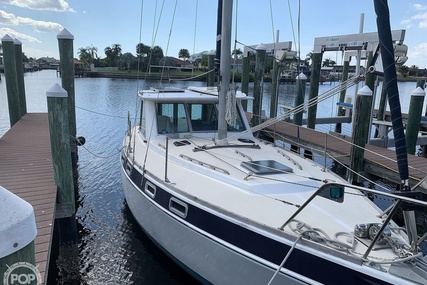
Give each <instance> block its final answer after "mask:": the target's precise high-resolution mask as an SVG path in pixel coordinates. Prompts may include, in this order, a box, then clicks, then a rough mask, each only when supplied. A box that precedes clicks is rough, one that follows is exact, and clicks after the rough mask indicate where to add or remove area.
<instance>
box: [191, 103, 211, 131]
mask: <svg viewBox="0 0 427 285" xmlns="http://www.w3.org/2000/svg"><path fill="white" fill-rule="evenodd" d="M188 106H189V108H188V109H189V110H190V120H191V126H192V129H193V131H194V132H202V131H216V130H217V129H218V116H217V110H216V107H215V105H214V104H189V105H188Z"/></svg>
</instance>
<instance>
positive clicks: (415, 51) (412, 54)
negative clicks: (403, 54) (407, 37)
mask: <svg viewBox="0 0 427 285" xmlns="http://www.w3.org/2000/svg"><path fill="white" fill-rule="evenodd" d="M426 54H427V42H426V43H421V44H419V45H416V46H414V47H413V48H411V49H409V51H408V57H409V58H410V59H411V61H414V62H419V61H425V55H426Z"/></svg>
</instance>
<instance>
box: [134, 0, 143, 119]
mask: <svg viewBox="0 0 427 285" xmlns="http://www.w3.org/2000/svg"><path fill="white" fill-rule="evenodd" d="M142 15H144V0H141V12H140V15H139V39H138V42H139V43H142V27H143V26H142ZM137 68H138V71H137V73H136V94H137V95H136V96H135V120H134V124H136V117H137V113H138V106H139V104H138V90H139V76H140V68H141V56H138V64H137Z"/></svg>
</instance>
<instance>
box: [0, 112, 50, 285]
mask: <svg viewBox="0 0 427 285" xmlns="http://www.w3.org/2000/svg"><path fill="white" fill-rule="evenodd" d="M0 162H1V163H0V185H1V186H3V187H4V188H6V189H7V190H9V191H11V192H13V193H14V194H16V195H18V196H19V197H21V198H22V199H24V200H26V201H27V202H29V203H30V204H31V205H32V206H33V208H34V213H35V218H36V226H37V237H36V239H35V242H34V243H35V257H36V264H37V266H38V270H39V271H40V274H41V276H42V278H43V280H44V281H43V282H44V283H45V281H46V280H47V271H48V268H49V257H50V249H51V243H52V236H53V227H54V219H55V203H56V193H57V187H56V184H55V181H54V174H53V166H52V158H51V147H50V138H49V123H48V115H47V113H31V114H26V115H24V116H23V117H22V118H21V119H20V120H19V121H18V122H17V123H16V124H15V125H14V126H13V127H12V128H11V129H10V130H9V131H8V132H7V133H6V134H4V135H3V137H1V138H0Z"/></svg>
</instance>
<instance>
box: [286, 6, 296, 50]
mask: <svg viewBox="0 0 427 285" xmlns="http://www.w3.org/2000/svg"><path fill="white" fill-rule="evenodd" d="M288 11H289V18H290V20H291V28H292V37H293V39H294V43H296V42H297V41H296V37H295V29H294V21H293V19H292V10H291V3H290V1H289V0H288Z"/></svg>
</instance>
